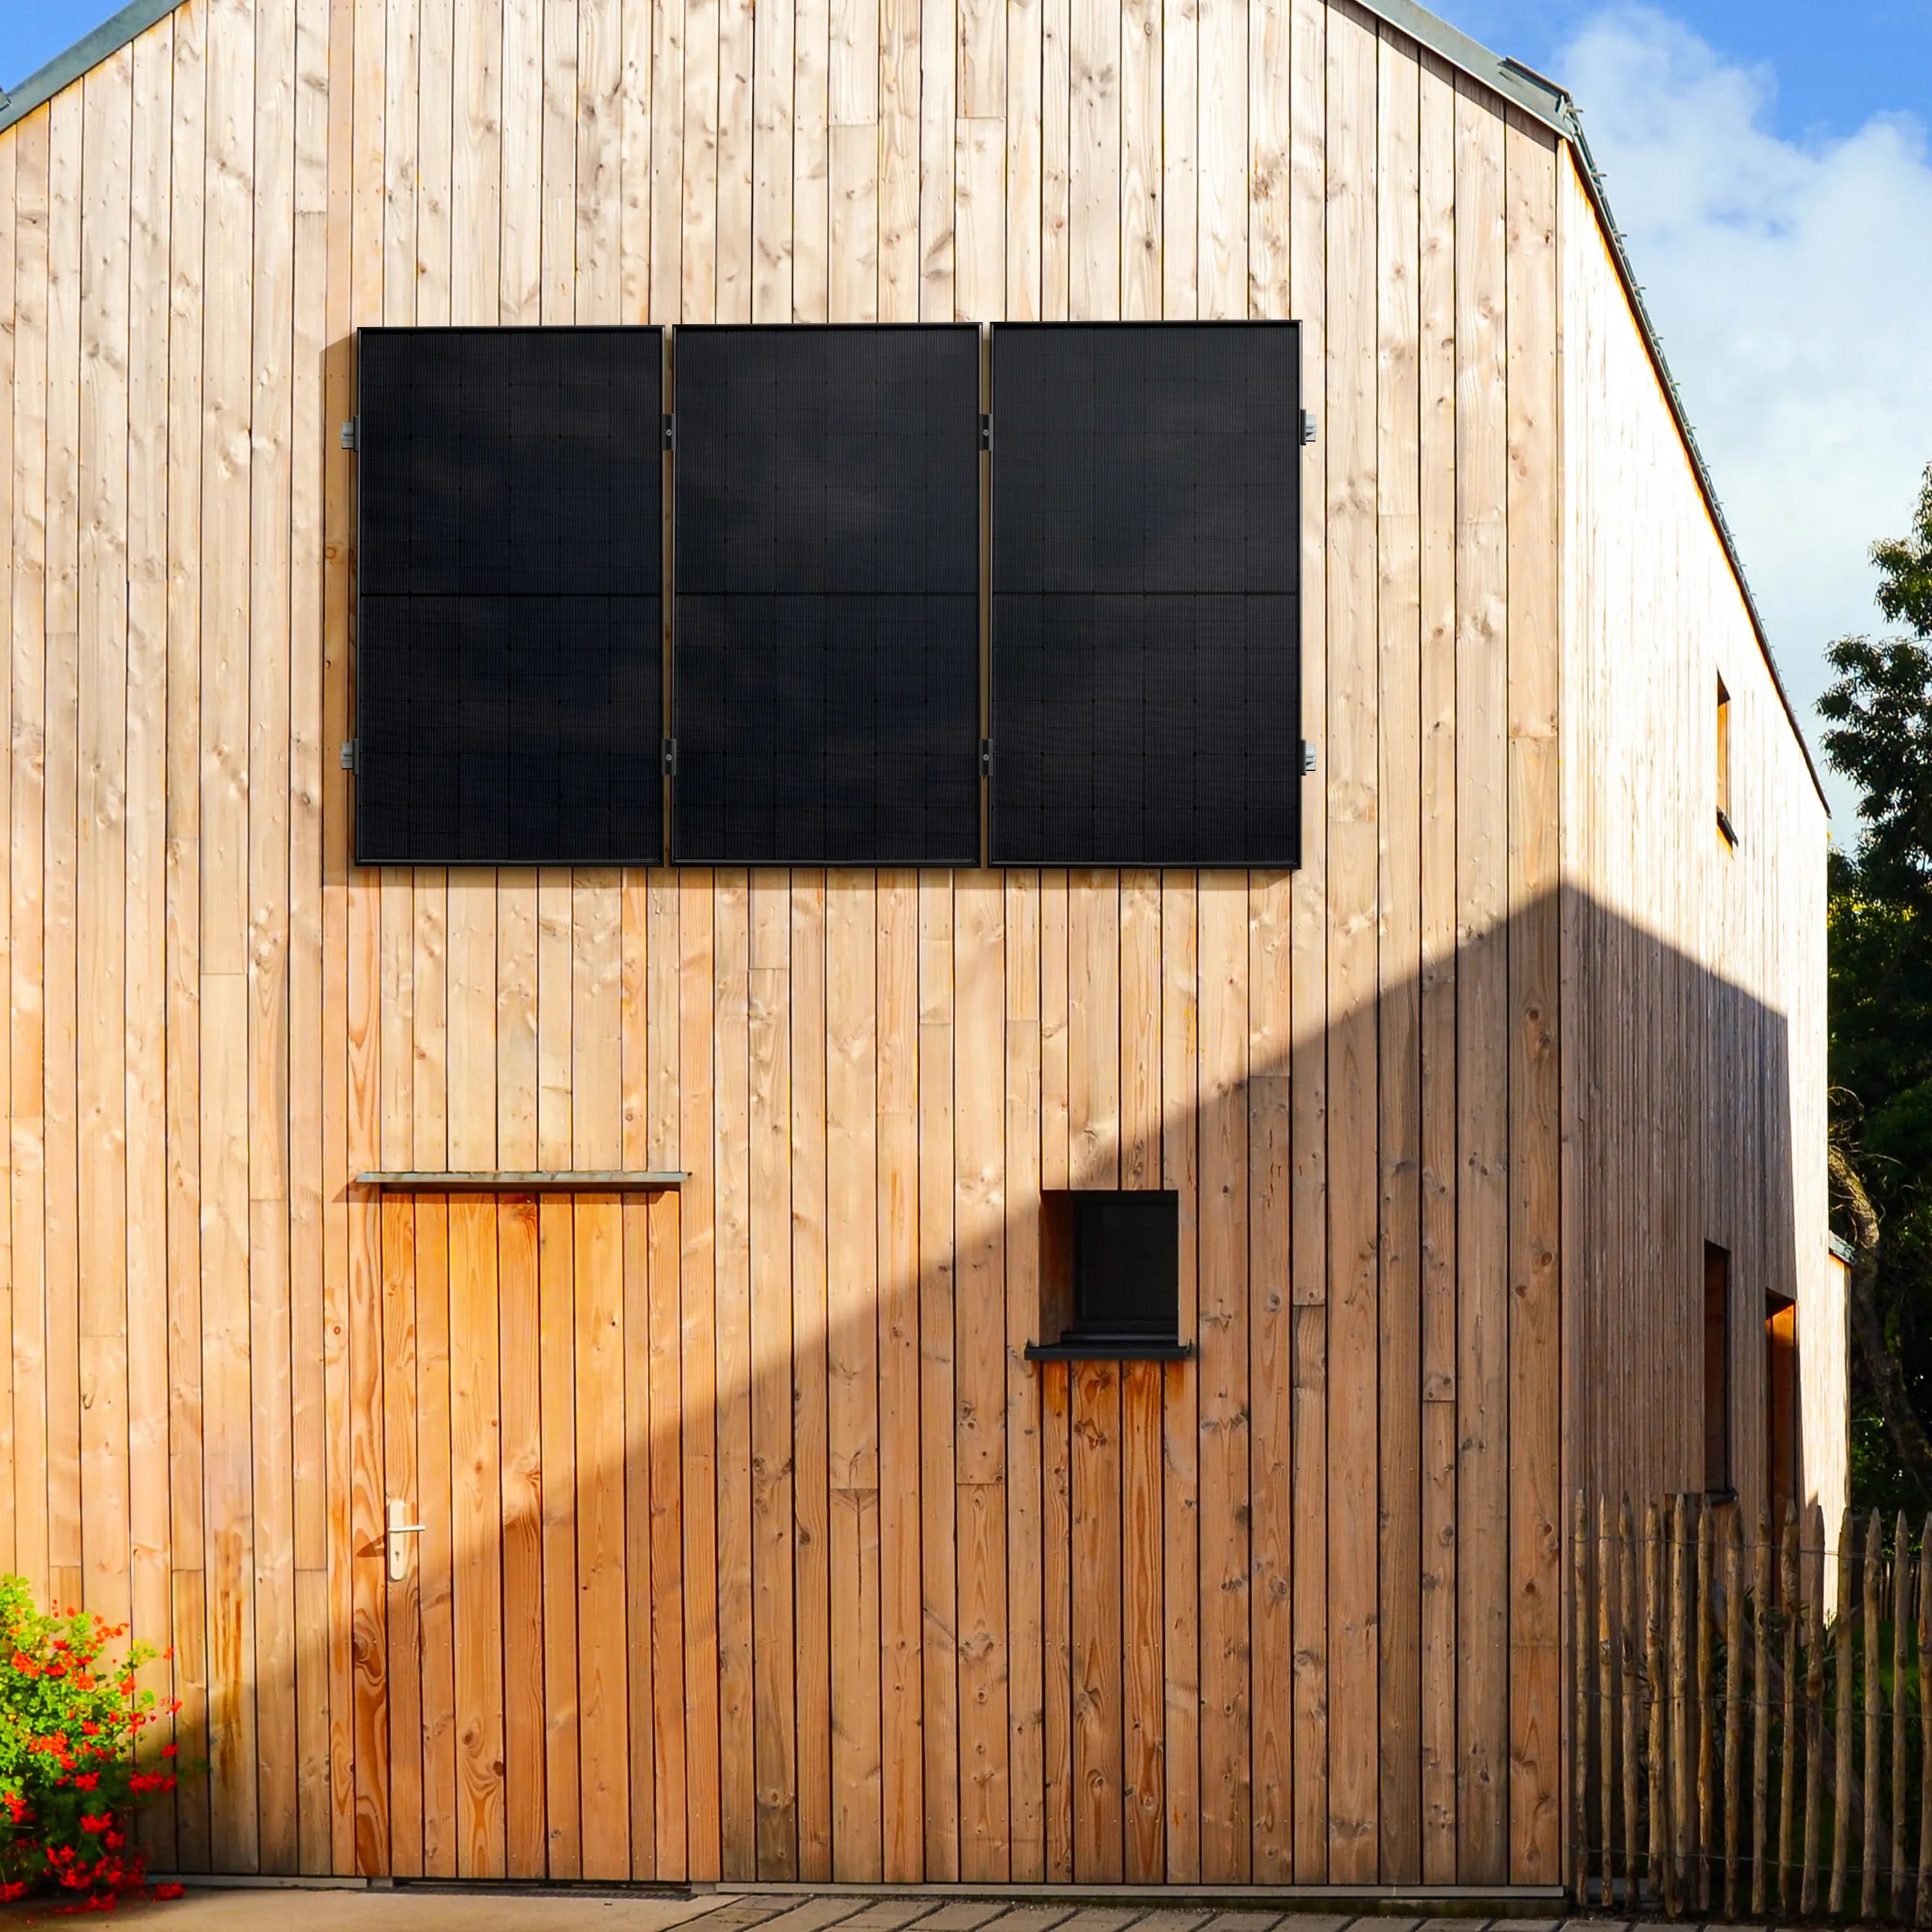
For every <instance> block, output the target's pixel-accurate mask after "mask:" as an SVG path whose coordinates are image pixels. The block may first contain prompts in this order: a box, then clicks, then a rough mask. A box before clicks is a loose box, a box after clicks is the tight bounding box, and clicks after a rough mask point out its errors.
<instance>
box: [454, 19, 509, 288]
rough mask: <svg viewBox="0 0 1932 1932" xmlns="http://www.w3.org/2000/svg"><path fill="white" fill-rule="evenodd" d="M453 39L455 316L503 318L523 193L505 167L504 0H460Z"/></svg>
mask: <svg viewBox="0 0 1932 1932" xmlns="http://www.w3.org/2000/svg"><path fill="white" fill-rule="evenodd" d="M451 40H452V46H453V48H454V49H455V51H454V53H453V55H452V60H453V63H454V77H453V79H452V83H451V86H452V90H453V101H454V104H453V107H452V121H453V123H454V125H453V128H452V141H451V146H452V153H451V158H450V241H451V263H450V320H452V322H456V323H466V324H469V325H470V326H476V325H478V324H481V323H491V322H494V321H496V320H497V319H498V312H499V310H498V305H499V301H500V299H501V290H502V278H503V265H504V236H505V227H506V223H507V216H508V210H509V208H510V206H511V204H512V203H513V202H514V200H515V199H516V196H517V193H519V191H520V184H517V183H515V182H514V181H511V180H509V179H508V178H507V173H506V170H505V166H504V133H505V125H504V101H505V94H506V92H507V91H508V90H506V88H505V79H506V67H505V60H504V52H505V41H504V23H503V0H453V18H452V34H451ZM514 84H516V85H520V81H519V82H518V83H514Z"/></svg>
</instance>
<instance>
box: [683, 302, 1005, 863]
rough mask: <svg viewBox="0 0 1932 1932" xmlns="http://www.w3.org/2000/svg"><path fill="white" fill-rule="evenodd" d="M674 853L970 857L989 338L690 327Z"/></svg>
mask: <svg viewBox="0 0 1932 1932" xmlns="http://www.w3.org/2000/svg"><path fill="white" fill-rule="evenodd" d="M673 381H674V389H673V411H674V414H675V417H676V425H677V432H676V443H677V449H676V457H675V460H674V461H673V505H672V529H673V552H674V561H673V586H674V587H673V603H672V619H671V661H672V671H671V692H672V697H671V703H672V718H673V724H672V727H671V728H672V731H673V735H674V736H675V738H676V743H677V773H676V779H675V781H674V782H673V790H672V809H671V826H670V849H671V853H672V856H673V861H674V862H676V863H679V864H692V865H696V864H718V865H724V864H733V865H759V864H794V865H853V864H856V865H977V863H978V862H979V859H980V775H979V757H978V753H979V739H980V667H981V643H980V605H979V595H980V580H979V575H980V537H981V532H980V437H979V421H980V331H979V329H978V326H977V325H976V324H973V323H953V324H907V325H903V326H901V325H896V324H874V323H862V324H829V325H826V324H792V325H787V326H782V327H760V326H745V325H736V324H724V325H703V326H690V327H682V328H680V329H678V331H677V332H676V343H675V353H674V358H673Z"/></svg>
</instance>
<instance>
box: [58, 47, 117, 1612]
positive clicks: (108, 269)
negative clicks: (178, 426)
mask: <svg viewBox="0 0 1932 1932" xmlns="http://www.w3.org/2000/svg"><path fill="white" fill-rule="evenodd" d="M81 93H82V96H83V100H82V104H81V105H82V117H83V118H82V133H81V143H80V181H79V182H78V183H77V191H78V196H79V209H78V216H79V220H78V227H79V233H80V261H79V263H78V265H77V266H78V268H79V271H80V274H79V287H78V290H77V292H76V293H77V296H78V320H79V324H80V327H79V335H78V343H77V347H78V349H79V352H80V395H79V397H78V403H79V423H78V428H79V441H78V444H77V449H76V451H75V459H76V481H77V511H78V528H77V539H78V541H77V571H76V578H75V596H76V607H77V615H78V619H79V625H80V635H79V637H78V639H77V641H76V643H75V645H74V646H69V647H65V648H64V649H62V656H63V657H64V658H65V656H67V655H68V651H69V650H70V649H71V651H72V653H73V656H74V663H75V665H76V670H77V691H76V694H75V708H74V730H75V733H76V737H75V748H76V753H77V774H76V777H77V793H76V809H77V839H76V842H75V845H74V848H73V850H72V852H71V862H72V864H73V865H74V874H73V875H72V877H71V880H70V886H71V890H72V892H73V893H74V926H73V929H72V930H71V932H70V933H69V934H68V935H67V938H68V943H70V944H71V945H72V946H73V947H74V964H73V969H72V970H74V971H75V972H76V974H77V986H80V987H84V988H85V989H86V997H85V998H77V1003H76V1004H75V1007H74V1025H73V1031H72V1033H71V1034H70V1035H69V1038H70V1039H71V1042H72V1044H73V1057H74V1063H75V1068H76V1071H75V1073H74V1082H75V1085H74V1100H75V1107H76V1112H75V1127H76V1133H77V1148H76V1175H75V1178H76V1181H77V1184H78V1190H79V1220H78V1222H77V1232H76V1250H77V1257H78V1262H79V1268H78V1274H77V1280H76V1283H75V1287H74V1293H75V1297H76V1299H75V1303H74V1310H75V1313H74V1320H75V1330H74V1334H75V1338H76V1340H77V1343H78V1352H77V1362H76V1367H77V1373H78V1382H77V1385H76V1388H77V1396H78V1399H79V1401H80V1416H79V1418H78V1421H79V1446H80V1469H79V1477H80V1483H79V1494H78V1498H77V1501H78V1503H79V1506H80V1510H79V1515H78V1518H77V1520H76V1522H75V1523H74V1535H75V1539H76V1544H77V1550H78V1556H79V1561H80V1566H81V1587H82V1591H83V1598H82V1601H83V1602H84V1603H85V1604H86V1606H87V1607H89V1609H90V1610H94V1611H95V1612H96V1613H97V1614H98V1615H101V1616H104V1617H106V1618H107V1619H109V1620H110V1622H115V1623H123V1622H126V1621H127V1617H128V1616H129V1614H130V1612H131V1610H132V1607H133V1605H132V1598H131V1592H130V1580H129V1577H128V1574H127V1484H128V1475H129V1472H128V1467H127V428H128V424H127V353H128V344H127V330H128V289H127V271H128V225H129V218H130V217H129V208H128V200H129V182H128V176H127V148H128V144H129V142H130V139H131V137H132V133H133V128H132V121H133V50H132V49H130V48H127V47H123V48H121V49H120V51H119V52H118V53H116V54H115V55H112V56H111V57H110V58H109V59H108V60H107V62H104V63H103V64H102V65H101V66H99V67H98V68H95V69H94V70H93V71H92V72H91V73H90V74H89V75H88V77H87V78H86V82H85V83H84V85H83V88H82V89H81ZM63 950H65V949H63ZM65 964H66V962H65V959H64V960H63V965H65Z"/></svg>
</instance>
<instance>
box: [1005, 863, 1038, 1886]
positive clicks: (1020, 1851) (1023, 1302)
mask: <svg viewBox="0 0 1932 1932" xmlns="http://www.w3.org/2000/svg"><path fill="white" fill-rule="evenodd" d="M1005 891H1006V915H1005V916H1006V947H1005V969H1006V971H1005V977H1006V1030H1007V1044H1006V1066H1007V1073H1006V1081H1005V1087H1006V1095H1005V1102H1006V1168H1007V1222H1008V1226H1010V1228H1011V1229H1013V1239H1012V1240H1011V1241H1009V1242H1008V1243H1007V1280H1006V1304H1007V1309H1006V1364H1005V1367H1006V1431H1007V1483H1006V1500H1007V1714H1008V1724H1009V1727H1010V1730H1009V1739H1008V1744H1007V1766H1008V1775H1009V1780H1010V1784H1009V1793H1010V1819H1011V1832H1012V1863H1011V1873H1012V1877H1013V1882H1015V1883H1018V1884H1027V1883H1035V1884H1037V1883H1039V1882H1041V1881H1043V1879H1044V1878H1045V1877H1046V1733H1045V1697H1046V1687H1045V1682H1044V1676H1043V1672H1044V1667H1045V1656H1044V1650H1043V1643H1044V1628H1043V1620H1042V1610H1043V1599H1042V1595H1041V1591H1042V1583H1043V1577H1042V1558H1043V1552H1042V1550H1041V1547H1040V1529H1041V1496H1040V1396H1039V1391H1038V1386H1037V1382H1036V1379H1035V1377H1034V1373H1033V1371H1032V1370H1031V1367H1029V1366H1028V1363H1027V1361H1026V1360H1025V1348H1026V1345H1027V1343H1029V1342H1031V1341H1032V1340H1034V1339H1035V1338H1036V1336H1037V1331H1038V1325H1039V1319H1040V1237H1039V1221H1040V880H1039V877H1038V874H1034V873H1029V872H1008V873H1007V874H1005Z"/></svg>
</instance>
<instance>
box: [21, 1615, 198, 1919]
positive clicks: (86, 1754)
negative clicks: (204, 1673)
mask: <svg viewBox="0 0 1932 1932" xmlns="http://www.w3.org/2000/svg"><path fill="white" fill-rule="evenodd" d="M126 1635H127V1626H126V1625H109V1624H106V1623H104V1622H101V1619H99V1618H98V1617H92V1616H86V1615H85V1614H84V1613H77V1612H70V1613H68V1614H66V1615H65V1616H62V1615H55V1614H53V1613H49V1612H46V1611H43V1610H39V1609H37V1607H35V1605H34V1600H33V1596H32V1593H31V1592H30V1591H29V1590H28V1587H27V1585H26V1581H25V1580H24V1579H23V1578H21V1577H0V1899H12V1898H20V1897H24V1896H26V1894H28V1892H30V1891H37V1890H38V1889H40V1888H42V1887H43V1886H55V1887H58V1888H62V1889H64V1890H65V1891H68V1892H69V1893H71V1894H78V1895H79V1896H80V1897H83V1898H84V1899H85V1900H86V1902H87V1903H89V1904H92V1905H95V1906H102V1905H111V1904H113V1903H114V1902H115V1900H116V1899H117V1898H118V1897H121V1896H123V1895H124V1894H127V1893H128V1892H130V1891H138V1890H139V1889H140V1888H141V1887H142V1885H143V1884H144V1883H145V1879H146V1876H147V1864H146V1859H145V1856H144V1855H143V1854H142V1852H141V1851H140V1849H139V1847H138V1846H134V1845H133V1844H132V1843H130V1841H129V1832H130V1826H131V1823H132V1820H133V1814H134V1812H135V1811H136V1809H137V1808H139V1806H140V1805H141V1804H142V1802H145V1801H146V1800H148V1799H151V1798H152V1797H154V1796H156V1795H157V1794H158V1793H161V1792H163V1791H169V1790H172V1789H173V1788H174V1783H175V1778H174V1773H173V1771H172V1769H171V1768H169V1766H168V1765H167V1764H166V1763H165V1762H163V1760H169V1759H172V1757H173V1756H174V1750H175V1748H174V1746H173V1745H163V1746H162V1747H161V1748H160V1751H159V1752H158V1753H157V1754H156V1756H157V1763H156V1764H154V1765H152V1766H149V1767H148V1768H147V1769H142V1768H141V1767H140V1766H139V1763H137V1760H136V1746H137V1744H138V1742H139V1738H140V1735H141V1733H142V1731H144V1730H146V1729H147V1727H148V1726H149V1725H150V1724H153V1723H154V1721H156V1720H157V1718H159V1717H160V1716H161V1715H164V1714H163V1712H162V1711H161V1710H160V1708H159V1707H158V1706H157V1701H156V1699H155V1697H154V1693H153V1692H152V1691H138V1690H137V1689H136V1686H135V1673H136V1672H137V1671H138V1670H139V1669H140V1667H141V1666H142V1664H145V1663H147V1662H148V1661H150V1660H151V1658H153V1657H154V1655H155V1653H154V1651H153V1650H151V1649H149V1648H148V1646H146V1645H145V1644H134V1645H131V1646H129V1647H128V1648H127V1650H126V1651H125V1652H124V1653H123V1654H121V1655H120V1656H119V1657H118V1658H113V1657H112V1656H110V1649H111V1647H112V1646H115V1645H117V1644H118V1643H119V1641H120V1640H121V1639H122V1638H123V1637H125V1636H126ZM169 1708H170V1709H172V1706H171V1707H169Z"/></svg>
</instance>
